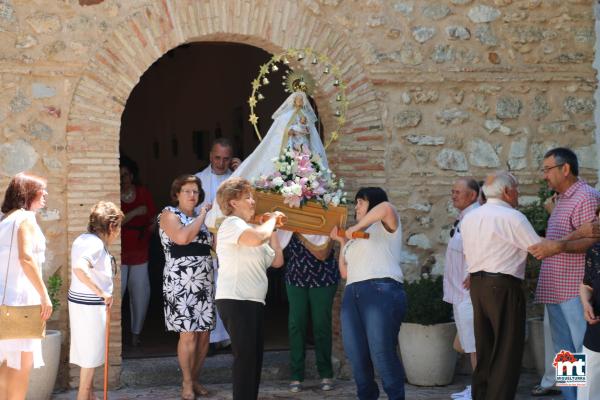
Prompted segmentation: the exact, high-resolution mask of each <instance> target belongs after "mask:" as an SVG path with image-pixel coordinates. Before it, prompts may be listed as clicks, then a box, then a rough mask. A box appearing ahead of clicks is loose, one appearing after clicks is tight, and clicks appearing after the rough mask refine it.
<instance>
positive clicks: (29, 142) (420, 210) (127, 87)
mask: <svg viewBox="0 0 600 400" xmlns="http://www.w3.org/2000/svg"><path fill="white" fill-rule="evenodd" d="M592 7H593V5H592V1H591V0H488V1H471V0H448V1H423V0H410V1H395V0H298V1H292V0H212V1H209V0H128V1H127V2H123V1H117V0H105V1H103V0H63V1H60V2H59V1H55V2H48V1H43V0H19V1H17V0H0V88H1V90H0V126H1V127H2V131H1V133H0V189H2V190H3V189H4V188H5V187H6V184H7V182H8V179H9V178H10V176H12V175H14V174H15V173H16V172H18V171H21V170H32V171H34V172H35V173H38V174H40V175H43V176H46V177H48V179H49V192H50V201H49V208H48V210H47V211H46V212H44V213H43V215H42V218H41V219H42V225H43V228H44V231H45V233H46V235H47V237H48V241H49V246H48V263H47V265H46V266H45V271H44V274H45V275H46V276H48V275H50V274H51V273H53V272H55V271H56V270H59V274H61V275H62V276H63V277H64V278H65V282H67V280H68V279H67V277H68V273H69V270H68V244H69V243H71V242H72V240H73V239H74V238H75V236H76V235H78V234H79V233H80V232H81V231H82V230H83V228H84V226H85V219H86V216H87V212H88V210H89V206H90V205H91V204H92V203H94V202H95V201H97V200H99V199H110V200H113V201H118V190H119V187H118V171H117V164H118V148H119V147H118V145H119V124H120V115H121V113H122V111H123V108H124V106H125V102H126V100H127V97H128V94H129V93H130V92H131V90H132V88H133V87H134V86H135V84H136V83H137V82H138V80H139V78H140V76H141V74H142V73H143V72H144V71H145V70H146V69H147V68H148V67H149V66H150V65H151V64H152V62H154V61H155V60H156V59H157V58H158V57H160V56H161V55H162V54H164V53H165V52H166V51H168V50H169V49H171V48H173V47H176V46H177V45H179V44H182V43H185V42H192V41H202V40H213V41H214V40H216V41H234V42H241V43H248V44H251V45H255V46H258V47H261V48H263V49H265V50H267V51H270V52H273V53H275V52H278V51H281V50H283V49H286V48H291V47H296V48H304V47H311V48H314V49H317V50H319V51H320V52H321V53H326V54H328V55H330V57H331V58H332V59H333V60H334V62H336V63H337V64H339V65H340V66H341V69H342V71H343V74H344V80H345V81H346V82H347V83H348V89H347V91H348V94H349V100H350V108H349V111H348V113H347V115H346V118H347V120H348V123H347V125H346V129H345V132H343V135H342V137H341V139H340V140H339V141H338V142H337V143H336V144H334V145H333V146H332V148H331V162H332V164H333V166H334V168H335V169H336V170H337V171H338V172H339V174H340V175H342V176H344V177H346V180H347V182H348V184H349V187H350V191H353V190H355V189H356V188H358V187H359V186H363V185H380V186H384V187H385V188H386V189H387V190H388V192H389V193H390V195H391V198H392V201H393V202H394V203H395V204H396V205H397V206H398V207H399V209H400V211H401V214H402V222H403V229H404V234H405V238H406V244H407V245H406V247H405V252H406V258H405V259H406V265H405V267H406V272H407V275H408V277H409V278H414V277H416V276H417V275H418V273H419V271H420V270H421V268H426V269H433V270H434V272H438V273H441V272H442V271H443V252H444V244H445V242H446V239H447V231H448V230H449V224H450V223H451V221H452V220H453V215H454V213H455V211H454V210H452V207H451V205H450V204H449V191H450V186H451V184H452V181H453V179H454V178H455V177H457V176H463V175H474V176H476V177H478V178H483V177H484V175H485V174H487V173H488V172H490V171H493V170H495V169H499V168H507V167H510V169H511V170H513V171H515V173H516V175H517V176H518V177H519V178H520V180H521V181H522V183H524V184H526V186H525V188H524V192H525V194H526V195H532V194H534V193H535V192H536V185H535V183H536V182H537V180H538V179H540V176H539V174H538V173H537V170H538V169H539V161H540V157H541V156H542V154H543V153H544V151H545V150H546V149H548V148H550V147H553V146H556V145H565V146H569V147H572V148H574V149H575V150H576V151H577V153H578V154H579V156H580V157H581V164H582V166H583V170H582V175H583V176H584V177H585V178H586V179H588V180H590V181H592V182H593V183H595V181H596V168H597V160H596V147H595V139H594V129H595V124H594V121H593V111H594V106H595V103H594V100H593V95H594V91H595V89H596V78H595V70H594V69H593V68H592V61H593V57H594V42H595V34H594V14H593V12H592V11H593V10H592ZM316 78H317V80H319V79H320V82H321V83H322V84H323V85H325V84H327V81H326V80H325V78H323V77H316ZM333 97H334V96H333V92H331V91H328V90H325V89H324V90H322V91H321V92H320V93H319V95H318V96H317V102H318V103H319V108H320V110H325V111H327V110H329V111H331V110H332V109H333V107H334V104H335V103H333V102H334V101H335V100H334V99H333ZM332 104H333V105H332ZM325 127H326V129H333V127H334V124H333V120H332V119H326V120H325ZM113 251H114V252H115V253H118V247H116V248H115V249H113ZM67 286H68V283H66V284H65V287H63V295H65V293H66V288H67ZM117 288H118V286H117ZM63 304H64V303H63ZM114 309H115V310H119V309H120V307H119V304H116V307H115V308H114ZM57 318H58V320H56V321H54V324H55V325H57V326H59V327H61V328H62V329H63V330H65V329H66V327H67V324H66V318H67V316H66V312H62V313H60V315H59V316H58V317H57ZM119 324H120V316H119V315H117V313H116V312H115V315H114V316H113V335H112V337H113V338H114V339H113V343H112V344H111V348H112V353H111V364H113V365H114V366H116V367H115V368H113V369H112V371H115V372H114V374H115V376H116V374H117V373H118V365H119V364H120V329H119ZM65 343H68V341H66V342H65ZM64 354H65V355H66V353H64ZM71 378H75V376H74V375H73V376H72V377H71Z"/></svg>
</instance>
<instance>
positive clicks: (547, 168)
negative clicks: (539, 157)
mask: <svg viewBox="0 0 600 400" xmlns="http://www.w3.org/2000/svg"><path fill="white" fill-rule="evenodd" d="M563 165H565V164H564V163H563V164H556V165H555V166H553V167H544V168H542V169H540V172H541V173H542V174H547V173H548V172H549V171H550V170H551V169H554V168H558V167H562V166H563Z"/></svg>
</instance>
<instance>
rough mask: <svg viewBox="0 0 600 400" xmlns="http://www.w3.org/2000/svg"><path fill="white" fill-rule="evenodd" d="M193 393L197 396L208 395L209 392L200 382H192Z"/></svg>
mask: <svg viewBox="0 0 600 400" xmlns="http://www.w3.org/2000/svg"><path fill="white" fill-rule="evenodd" d="M194 393H195V394H196V395H198V396H208V394H209V393H210V392H209V391H208V389H206V388H205V387H204V386H202V385H201V384H200V383H198V382H194Z"/></svg>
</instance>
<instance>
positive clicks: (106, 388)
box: [104, 306, 110, 400]
mask: <svg viewBox="0 0 600 400" xmlns="http://www.w3.org/2000/svg"><path fill="white" fill-rule="evenodd" d="M105 329H106V333H105V335H104V337H105V343H104V400H108V343H109V341H110V307H108V306H107V307H106V327H105Z"/></svg>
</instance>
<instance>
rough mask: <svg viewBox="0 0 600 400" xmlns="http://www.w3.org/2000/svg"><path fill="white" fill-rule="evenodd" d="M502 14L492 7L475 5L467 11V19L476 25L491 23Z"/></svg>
mask: <svg viewBox="0 0 600 400" xmlns="http://www.w3.org/2000/svg"><path fill="white" fill-rule="evenodd" d="M500 15H502V13H501V12H500V10H498V9H497V8H494V7H490V6H486V5H481V4H480V5H477V6H475V7H473V8H471V9H470V10H469V13H468V16H469V19H470V20H471V21H473V22H475V23H477V24H480V23H483V22H492V21H495V20H496V19H498V17H500Z"/></svg>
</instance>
